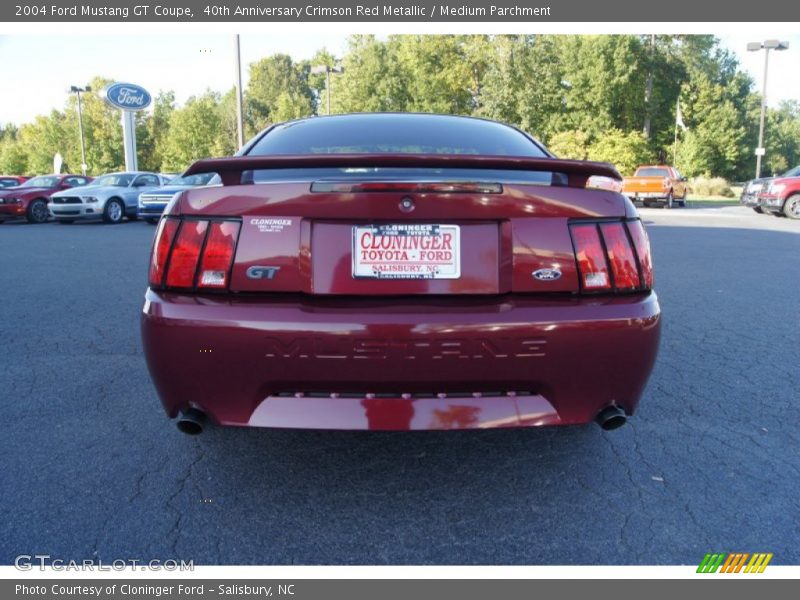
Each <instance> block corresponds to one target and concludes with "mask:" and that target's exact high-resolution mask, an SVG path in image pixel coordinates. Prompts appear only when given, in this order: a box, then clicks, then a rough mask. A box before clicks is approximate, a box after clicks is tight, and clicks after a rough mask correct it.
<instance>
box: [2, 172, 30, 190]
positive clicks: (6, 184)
mask: <svg viewBox="0 0 800 600" xmlns="http://www.w3.org/2000/svg"><path fill="white" fill-rule="evenodd" d="M27 180H28V177H25V176H22V175H0V190H3V189H6V188H10V187H17V186H18V185H20V184H22V183H25V182H26V181H27Z"/></svg>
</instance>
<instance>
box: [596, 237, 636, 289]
mask: <svg viewBox="0 0 800 600" xmlns="http://www.w3.org/2000/svg"><path fill="white" fill-rule="evenodd" d="M600 231H602V232H603V240H604V241H605V243H606V251H607V252H608V260H609V262H610V263H611V272H612V274H613V275H614V287H616V288H617V289H618V290H634V289H636V288H638V287H639V269H638V268H637V267H636V258H634V256H633V248H631V242H630V240H629V239H628V233H627V232H626V231H625V226H624V225H623V224H622V223H602V224H601V225H600Z"/></svg>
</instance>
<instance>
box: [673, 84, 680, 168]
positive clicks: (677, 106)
mask: <svg viewBox="0 0 800 600" xmlns="http://www.w3.org/2000/svg"><path fill="white" fill-rule="evenodd" d="M680 102H681V100H680V98H678V101H677V102H676V103H675V141H673V142H672V166H673V167H674V166H675V165H676V164H677V163H678V111H680V109H681V108H680V106H681V105H680Z"/></svg>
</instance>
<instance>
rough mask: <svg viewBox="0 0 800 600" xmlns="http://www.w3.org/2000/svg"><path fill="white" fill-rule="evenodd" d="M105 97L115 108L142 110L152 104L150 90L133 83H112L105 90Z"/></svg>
mask: <svg viewBox="0 0 800 600" xmlns="http://www.w3.org/2000/svg"><path fill="white" fill-rule="evenodd" d="M103 97H104V98H105V100H106V102H108V103H109V104H110V105H111V106H113V107H114V108H120V109H122V110H142V109H144V108H147V107H148V106H150V101H151V100H152V98H151V97H150V92H148V91H147V90H146V89H144V88H143V87H141V86H139V85H134V84H133V83H112V84H110V85H108V86H106V88H105V89H104V90H103Z"/></svg>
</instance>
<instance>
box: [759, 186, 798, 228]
mask: <svg viewBox="0 0 800 600" xmlns="http://www.w3.org/2000/svg"><path fill="white" fill-rule="evenodd" d="M762 190H763V191H762V192H761V193H760V194H759V195H758V205H759V206H760V207H761V209H762V210H763V211H764V212H770V213H772V214H773V215H775V216H776V217H789V218H790V219H800V177H776V178H774V179H772V180H771V181H770V182H769V184H767V185H765V186H763V188H762Z"/></svg>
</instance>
